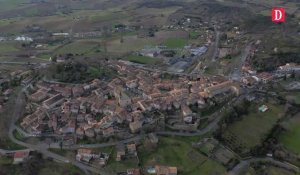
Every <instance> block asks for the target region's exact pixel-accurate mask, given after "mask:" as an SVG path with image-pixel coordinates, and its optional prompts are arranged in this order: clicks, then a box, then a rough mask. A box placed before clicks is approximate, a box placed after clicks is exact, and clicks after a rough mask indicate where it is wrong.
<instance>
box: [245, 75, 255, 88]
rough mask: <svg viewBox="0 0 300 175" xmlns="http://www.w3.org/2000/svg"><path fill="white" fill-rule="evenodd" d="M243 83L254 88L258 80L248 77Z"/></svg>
mask: <svg viewBox="0 0 300 175" xmlns="http://www.w3.org/2000/svg"><path fill="white" fill-rule="evenodd" d="M242 81H243V83H245V84H246V85H247V86H252V85H254V84H255V83H256V82H257V80H256V79H255V78H254V77H252V76H251V77H246V78H243V79H242Z"/></svg>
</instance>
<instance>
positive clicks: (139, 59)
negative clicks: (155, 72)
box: [127, 55, 161, 64]
mask: <svg viewBox="0 0 300 175" xmlns="http://www.w3.org/2000/svg"><path fill="white" fill-rule="evenodd" d="M127 60H128V61H131V62H134V63H139V64H159V63H160V62H161V59H159V58H152V57H147V56H139V55H130V56H128V57H127Z"/></svg>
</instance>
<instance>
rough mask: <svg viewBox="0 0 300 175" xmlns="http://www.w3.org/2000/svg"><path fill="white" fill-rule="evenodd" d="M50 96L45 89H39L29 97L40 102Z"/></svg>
mask: <svg viewBox="0 0 300 175" xmlns="http://www.w3.org/2000/svg"><path fill="white" fill-rule="evenodd" d="M47 97H48V94H47V92H45V91H43V90H39V91H37V92H35V93H33V94H31V95H30V96H29V99H30V100H31V101H33V102H40V101H42V100H45V99H46V98H47Z"/></svg>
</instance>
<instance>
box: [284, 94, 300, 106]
mask: <svg viewBox="0 0 300 175" xmlns="http://www.w3.org/2000/svg"><path fill="white" fill-rule="evenodd" d="M286 97H287V98H288V99H292V100H293V101H294V102H295V103H296V104H298V105H299V104H300V92H289V93H287V94H286Z"/></svg>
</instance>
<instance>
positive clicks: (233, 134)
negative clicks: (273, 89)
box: [224, 103, 283, 152]
mask: <svg viewBox="0 0 300 175" xmlns="http://www.w3.org/2000/svg"><path fill="white" fill-rule="evenodd" d="M266 105H267V106H268V107H269V110H268V111H266V112H265V113H261V112H258V107H259V106H260V105H252V106H251V107H250V111H251V112H250V114H248V115H247V116H244V117H243V119H242V120H240V121H237V122H235V123H233V124H232V125H230V126H229V128H228V129H227V131H226V132H225V133H224V137H225V139H226V140H227V141H228V143H229V144H230V146H233V147H239V146H242V147H243V148H244V149H245V150H244V151H243V152H247V151H248V150H249V149H251V148H253V147H254V146H257V145H259V144H260V143H261V141H262V140H263V139H264V138H265V137H266V135H267V134H268V133H269V131H270V130H271V129H272V128H273V126H274V125H275V124H276V122H277V120H278V119H279V118H281V117H282V116H283V115H282V111H283V107H282V106H280V105H275V104H271V103H267V104H266ZM232 138H233V139H232ZM238 144H241V145H238Z"/></svg>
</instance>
